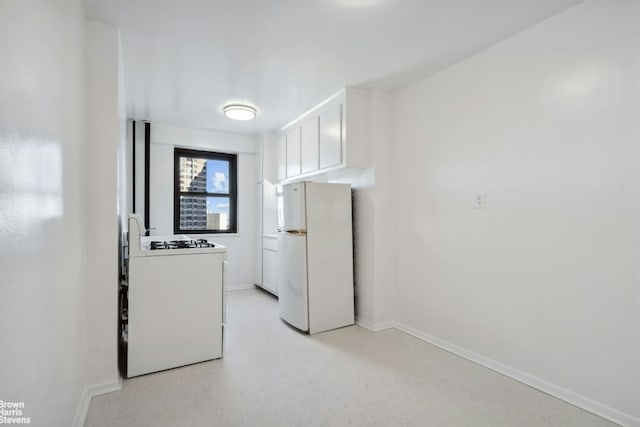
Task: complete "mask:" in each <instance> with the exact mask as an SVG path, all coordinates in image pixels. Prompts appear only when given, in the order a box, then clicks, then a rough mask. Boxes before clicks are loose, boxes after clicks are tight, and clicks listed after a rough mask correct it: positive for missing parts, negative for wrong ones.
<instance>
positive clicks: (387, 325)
mask: <svg viewBox="0 0 640 427" xmlns="http://www.w3.org/2000/svg"><path fill="white" fill-rule="evenodd" d="M356 325H358V326H361V327H363V328H365V329H367V330H369V331H371V332H379V331H384V330H385V329H391V328H393V327H394V326H395V323H394V322H380V323H372V322H369V321H368V320H364V319H362V318H360V317H356Z"/></svg>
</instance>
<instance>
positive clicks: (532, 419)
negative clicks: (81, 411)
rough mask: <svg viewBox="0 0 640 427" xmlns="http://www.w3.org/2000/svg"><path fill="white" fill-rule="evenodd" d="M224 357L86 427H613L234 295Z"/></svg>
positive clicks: (512, 384) (98, 415) (412, 346)
mask: <svg viewBox="0 0 640 427" xmlns="http://www.w3.org/2000/svg"><path fill="white" fill-rule="evenodd" d="M227 301H228V314H227V315H228V319H227V323H228V326H227V339H226V352H225V357H224V358H223V359H220V360H215V361H211V362H205V363H199V364H195V365H191V366H187V367H183V368H178V369H172V370H169V371H164V372H160V373H156V374H150V375H145V376H142V377H138V378H134V379H130V380H126V381H125V382H124V387H123V389H122V390H121V391H117V392H114V393H109V394H105V395H102V396H97V397H95V398H93V399H92V401H91V406H90V408H89V413H88V415H87V420H86V423H85V426H87V427H98V426H100V427H102V426H136V427H139V426H153V427H162V426H190V427H198V426H491V427H497V426H562V427H571V426H576V427H578V426H580V427H588V426H613V425H614V424H612V423H610V422H608V421H606V420H603V419H602V418H599V417H597V416H595V415H592V414H590V413H588V412H585V411H583V410H581V409H578V408H576V407H574V406H572V405H569V404H567V403H565V402H563V401H561V400H558V399H555V398H553V397H551V396H548V395H546V394H544V393H542V392H539V391H537V390H534V389H532V388H530V387H528V386H526V385H523V384H521V383H518V382H516V381H514V380H511V379H509V378H507V377H504V376H502V375H500V374H497V373H495V372H493V371H490V370H488V369H486V368H483V367H482V366H479V365H476V364H474V363H472V362H469V361H467V360H465V359H462V358H459V357H457V356H454V355H452V354H450V353H448V352H446V351H443V350H441V349H439V348H437V347H434V346H432V345H430V344H427V343H425V342H422V341H420V340H418V339H416V338H413V337H411V336H409V335H407V334H404V333H402V332H400V331H397V330H395V329H390V330H386V331H382V332H377V333H372V332H369V331H367V330H365V329H362V328H360V327H358V326H352V327H348V328H343V329H339V330H335V331H330V332H325V333H322V334H318V335H313V336H305V335H303V334H300V333H298V332H297V331H295V330H293V329H292V328H290V327H288V326H287V325H286V324H285V323H283V322H282V321H281V320H280V319H279V318H278V315H277V300H276V299H275V298H273V297H271V296H270V295H267V294H265V293H263V292H261V291H258V290H247V291H236V292H231V293H229V297H228V300H227Z"/></svg>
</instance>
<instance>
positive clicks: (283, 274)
mask: <svg viewBox="0 0 640 427" xmlns="http://www.w3.org/2000/svg"><path fill="white" fill-rule="evenodd" d="M307 294H308V290H307V238H306V236H304V235H297V234H292V233H287V232H279V233H278V299H279V300H278V311H279V314H280V317H281V318H283V319H284V320H286V321H287V322H288V323H289V324H291V325H293V326H295V327H296V328H298V329H301V330H303V331H308V330H309V313H308V296H307Z"/></svg>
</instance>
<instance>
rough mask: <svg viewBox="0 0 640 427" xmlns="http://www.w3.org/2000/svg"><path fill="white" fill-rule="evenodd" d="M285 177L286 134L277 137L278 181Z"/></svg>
mask: <svg viewBox="0 0 640 427" xmlns="http://www.w3.org/2000/svg"><path fill="white" fill-rule="evenodd" d="M286 177H287V136H286V135H280V137H279V138H278V181H282V180H283V179H285V178H286Z"/></svg>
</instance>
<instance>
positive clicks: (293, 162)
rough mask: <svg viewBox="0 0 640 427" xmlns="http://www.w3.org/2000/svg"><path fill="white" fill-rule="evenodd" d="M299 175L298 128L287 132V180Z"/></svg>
mask: <svg viewBox="0 0 640 427" xmlns="http://www.w3.org/2000/svg"><path fill="white" fill-rule="evenodd" d="M296 175H300V126H296V127H295V128H293V129H291V130H290V131H289V132H287V178H291V177H292V176H296Z"/></svg>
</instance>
